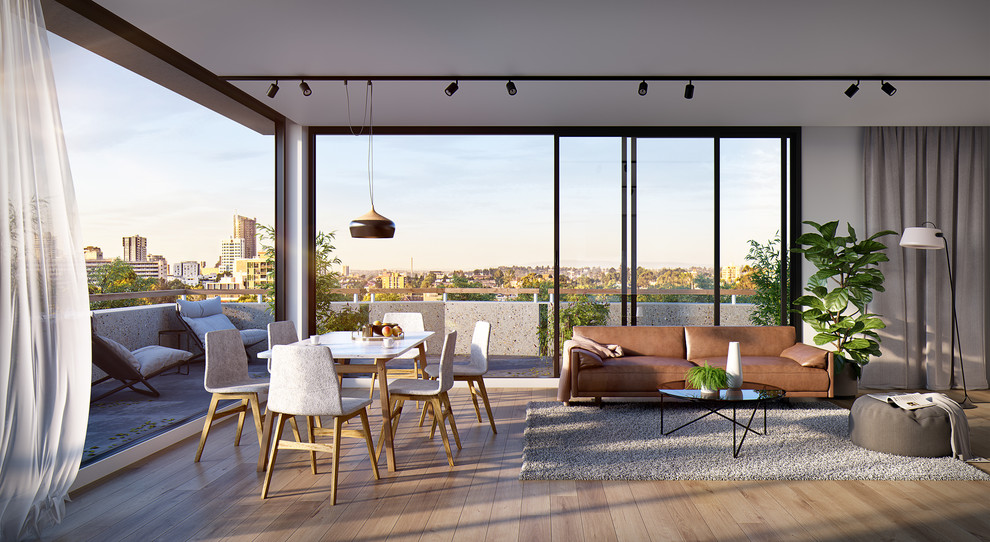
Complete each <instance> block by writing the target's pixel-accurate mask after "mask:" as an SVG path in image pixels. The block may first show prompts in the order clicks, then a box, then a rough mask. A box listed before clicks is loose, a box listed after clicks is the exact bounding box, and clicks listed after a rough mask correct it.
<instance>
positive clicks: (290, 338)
mask: <svg viewBox="0 0 990 542" xmlns="http://www.w3.org/2000/svg"><path fill="white" fill-rule="evenodd" d="M298 341H299V334H298V333H296V324H295V323H294V322H293V321H292V320H283V321H281V322H272V323H270V324H268V349H269V350H271V349H272V348H274V347H275V345H278V344H292V343H294V342H298Z"/></svg>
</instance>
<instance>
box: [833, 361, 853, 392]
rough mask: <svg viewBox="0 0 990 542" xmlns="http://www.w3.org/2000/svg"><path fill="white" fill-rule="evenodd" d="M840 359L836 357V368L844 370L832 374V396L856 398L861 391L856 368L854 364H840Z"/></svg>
mask: <svg viewBox="0 0 990 542" xmlns="http://www.w3.org/2000/svg"><path fill="white" fill-rule="evenodd" d="M839 361H840V358H839V356H836V367H838V366H839V365H841V366H842V369H839V370H838V371H836V372H834V373H833V374H832V395H833V396H834V397H855V396H856V393H857V392H858V391H859V379H857V378H856V376H855V372H854V370H855V367H853V364H852V363H849V362H842V363H839Z"/></svg>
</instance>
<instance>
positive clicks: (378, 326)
mask: <svg viewBox="0 0 990 542" xmlns="http://www.w3.org/2000/svg"><path fill="white" fill-rule="evenodd" d="M371 333H372V335H373V336H375V337H396V338H398V337H402V328H401V327H399V324H390V323H387V322H385V323H383V322H381V321H380V320H375V321H374V323H372V324H371Z"/></svg>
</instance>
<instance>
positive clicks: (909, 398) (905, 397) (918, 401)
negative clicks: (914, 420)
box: [870, 393, 934, 410]
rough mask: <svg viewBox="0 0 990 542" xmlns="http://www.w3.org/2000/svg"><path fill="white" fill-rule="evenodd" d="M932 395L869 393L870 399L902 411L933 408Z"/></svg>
mask: <svg viewBox="0 0 990 542" xmlns="http://www.w3.org/2000/svg"><path fill="white" fill-rule="evenodd" d="M931 395H933V394H929V393H871V394H870V397H872V398H874V399H878V400H880V401H886V402H888V403H891V404H894V405H897V406H899V407H901V408H903V409H904V410H915V409H918V408H924V407H927V406H933V405H934V403H933V402H932V398H931V397H930V396H931Z"/></svg>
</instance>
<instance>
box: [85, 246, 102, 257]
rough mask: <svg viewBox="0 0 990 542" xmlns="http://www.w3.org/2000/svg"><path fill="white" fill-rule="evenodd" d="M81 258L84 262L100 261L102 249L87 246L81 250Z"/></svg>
mask: <svg viewBox="0 0 990 542" xmlns="http://www.w3.org/2000/svg"><path fill="white" fill-rule="evenodd" d="M83 257H84V259H86V260H102V259H103V249H101V248H100V247H94V246H88V247H86V248H84V249H83Z"/></svg>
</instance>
